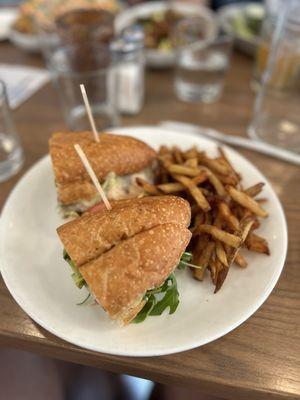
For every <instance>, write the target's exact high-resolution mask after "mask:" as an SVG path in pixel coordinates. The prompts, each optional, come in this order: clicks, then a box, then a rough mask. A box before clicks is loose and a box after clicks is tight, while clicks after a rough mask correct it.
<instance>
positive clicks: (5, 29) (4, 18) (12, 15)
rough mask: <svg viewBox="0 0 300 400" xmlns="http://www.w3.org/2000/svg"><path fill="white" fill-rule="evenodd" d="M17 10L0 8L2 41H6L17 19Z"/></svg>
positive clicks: (0, 35)
mask: <svg viewBox="0 0 300 400" xmlns="http://www.w3.org/2000/svg"><path fill="white" fill-rule="evenodd" d="M17 14H18V10H17V8H13V7H11V8H7V7H3V8H1V7H0V40H6V39H7V38H8V36H9V31H10V28H11V26H12V24H13V23H14V22H15V20H16V18H17Z"/></svg>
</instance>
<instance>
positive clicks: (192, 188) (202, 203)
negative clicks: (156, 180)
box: [174, 175, 210, 211]
mask: <svg viewBox="0 0 300 400" xmlns="http://www.w3.org/2000/svg"><path fill="white" fill-rule="evenodd" d="M174 178H175V179H176V180H177V181H178V182H180V183H182V184H183V185H184V186H185V187H186V188H187V189H188V191H189V192H190V193H191V195H192V196H193V198H194V199H195V200H196V203H197V204H198V206H199V207H200V208H201V209H202V210H203V211H209V210H210V205H209V203H208V201H207V200H206V198H205V197H204V195H203V194H202V192H201V190H200V189H199V188H198V187H197V186H196V185H195V184H194V182H193V181H192V180H191V179H189V178H187V177H185V176H180V175H176V176H174Z"/></svg>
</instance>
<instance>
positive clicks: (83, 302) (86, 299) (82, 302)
mask: <svg viewBox="0 0 300 400" xmlns="http://www.w3.org/2000/svg"><path fill="white" fill-rule="evenodd" d="M90 297H91V293H89V294H88V295H87V297H86V298H85V299H84V300H82V301H81V302H80V303H77V304H76V305H77V306H83V305H85V304H86V302H87V301H88V300H89V298H90Z"/></svg>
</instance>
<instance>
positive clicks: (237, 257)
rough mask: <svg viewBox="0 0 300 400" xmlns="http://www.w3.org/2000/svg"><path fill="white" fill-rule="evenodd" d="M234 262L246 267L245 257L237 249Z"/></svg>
mask: <svg viewBox="0 0 300 400" xmlns="http://www.w3.org/2000/svg"><path fill="white" fill-rule="evenodd" d="M234 262H235V263H236V264H237V265H238V266H239V267H241V268H246V267H247V265H248V263H247V261H246V259H245V258H244V257H243V256H242V255H241V253H240V252H239V251H238V252H237V253H236V255H235V259H234Z"/></svg>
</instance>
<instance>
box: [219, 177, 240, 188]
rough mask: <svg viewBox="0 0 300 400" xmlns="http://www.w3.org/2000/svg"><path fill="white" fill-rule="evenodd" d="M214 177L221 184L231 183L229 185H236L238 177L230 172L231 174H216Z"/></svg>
mask: <svg viewBox="0 0 300 400" xmlns="http://www.w3.org/2000/svg"><path fill="white" fill-rule="evenodd" d="M216 177H217V178H218V179H219V181H220V182H221V183H223V185H231V186H237V184H238V183H239V179H238V177H237V176H236V175H234V174H231V175H220V174H216Z"/></svg>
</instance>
